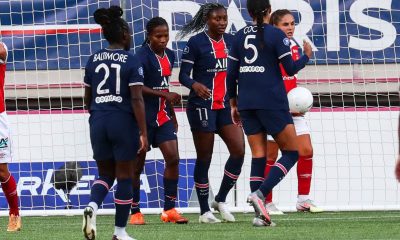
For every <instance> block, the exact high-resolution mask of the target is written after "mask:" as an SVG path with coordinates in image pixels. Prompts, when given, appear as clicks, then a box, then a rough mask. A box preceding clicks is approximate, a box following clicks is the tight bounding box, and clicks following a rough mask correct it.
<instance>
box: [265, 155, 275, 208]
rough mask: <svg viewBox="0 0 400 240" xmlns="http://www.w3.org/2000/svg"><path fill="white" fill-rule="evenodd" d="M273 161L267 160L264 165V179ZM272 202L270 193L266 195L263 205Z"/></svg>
mask: <svg viewBox="0 0 400 240" xmlns="http://www.w3.org/2000/svg"><path fill="white" fill-rule="evenodd" d="M274 164H275V160H272V159H268V160H267V164H266V165H265V169H264V179H265V178H266V177H267V176H268V173H269V171H270V170H271V167H272V166H274ZM270 202H272V191H271V192H270V193H268V195H267V196H266V197H265V203H270Z"/></svg>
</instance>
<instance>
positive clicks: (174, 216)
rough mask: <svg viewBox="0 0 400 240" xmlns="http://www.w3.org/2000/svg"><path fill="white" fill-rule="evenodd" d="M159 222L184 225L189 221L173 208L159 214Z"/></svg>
mask: <svg viewBox="0 0 400 240" xmlns="http://www.w3.org/2000/svg"><path fill="white" fill-rule="evenodd" d="M161 221H163V222H171V223H177V224H185V223H188V222H189V220H188V219H187V218H185V217H183V216H182V215H181V214H180V213H179V212H178V211H176V209H175V208H172V209H170V210H167V211H163V212H162V214H161Z"/></svg>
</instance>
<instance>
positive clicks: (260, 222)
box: [253, 217, 276, 227]
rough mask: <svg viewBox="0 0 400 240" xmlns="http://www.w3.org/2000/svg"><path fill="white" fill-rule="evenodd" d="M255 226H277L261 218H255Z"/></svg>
mask: <svg viewBox="0 0 400 240" xmlns="http://www.w3.org/2000/svg"><path fill="white" fill-rule="evenodd" d="M253 226H254V227H275V226H276V224H275V223H274V222H270V223H267V222H266V221H264V220H263V219H261V218H260V217H255V218H253Z"/></svg>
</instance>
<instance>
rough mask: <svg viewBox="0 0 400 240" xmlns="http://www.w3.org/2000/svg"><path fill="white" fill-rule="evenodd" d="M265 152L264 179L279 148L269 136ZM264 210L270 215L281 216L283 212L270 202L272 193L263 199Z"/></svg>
mask: <svg viewBox="0 0 400 240" xmlns="http://www.w3.org/2000/svg"><path fill="white" fill-rule="evenodd" d="M265 151H266V152H267V164H266V165H265V169H264V178H266V177H267V176H268V174H269V171H270V170H271V168H272V166H273V165H274V164H275V161H276V159H277V158H278V151H279V147H278V144H276V142H275V141H274V138H273V137H272V136H271V135H268V136H267V141H265ZM265 208H266V209H267V211H268V213H269V214H270V215H282V214H283V212H282V211H281V210H279V209H278V208H277V207H276V206H275V204H274V203H273V201H272V191H271V192H270V193H269V194H268V195H267V196H266V197H265Z"/></svg>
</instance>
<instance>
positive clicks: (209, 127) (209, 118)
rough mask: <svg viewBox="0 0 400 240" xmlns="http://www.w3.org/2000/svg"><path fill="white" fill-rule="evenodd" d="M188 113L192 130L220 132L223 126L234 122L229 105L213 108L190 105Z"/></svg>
mask: <svg viewBox="0 0 400 240" xmlns="http://www.w3.org/2000/svg"><path fill="white" fill-rule="evenodd" d="M186 115H187V118H188V120H189V125H190V130H192V131H201V132H218V131H219V130H220V128H222V127H223V126H226V125H230V124H233V122H232V117H231V109H230V108H229V107H228V108H224V109H219V110H211V109H208V108H203V107H195V106H188V107H187V108H186Z"/></svg>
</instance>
